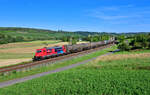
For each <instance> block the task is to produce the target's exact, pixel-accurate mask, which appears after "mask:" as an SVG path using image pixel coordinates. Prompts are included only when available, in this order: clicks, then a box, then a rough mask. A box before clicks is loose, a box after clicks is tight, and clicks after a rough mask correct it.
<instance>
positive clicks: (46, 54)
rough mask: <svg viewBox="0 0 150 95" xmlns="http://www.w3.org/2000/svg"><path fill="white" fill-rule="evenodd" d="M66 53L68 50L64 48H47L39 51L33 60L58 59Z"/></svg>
mask: <svg viewBox="0 0 150 95" xmlns="http://www.w3.org/2000/svg"><path fill="white" fill-rule="evenodd" d="M65 53H66V48H65V47H64V46H62V47H48V48H47V47H45V48H42V49H37V50H36V53H35V56H34V58H33V60H34V61H36V60H42V59H48V58H52V57H56V56H59V55H62V54H65Z"/></svg>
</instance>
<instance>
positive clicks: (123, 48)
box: [118, 42, 131, 51]
mask: <svg viewBox="0 0 150 95" xmlns="http://www.w3.org/2000/svg"><path fill="white" fill-rule="evenodd" d="M118 48H119V49H120V50H121V51H129V50H130V49H131V47H130V46H129V45H128V44H127V43H125V42H122V43H120V44H119V45H118Z"/></svg>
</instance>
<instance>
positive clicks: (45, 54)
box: [33, 40, 114, 61]
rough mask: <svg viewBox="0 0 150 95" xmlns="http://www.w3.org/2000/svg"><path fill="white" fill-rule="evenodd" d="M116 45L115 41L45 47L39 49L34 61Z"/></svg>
mask: <svg viewBox="0 0 150 95" xmlns="http://www.w3.org/2000/svg"><path fill="white" fill-rule="evenodd" d="M111 43H114V40H105V41H100V42H91V43H82V44H75V45H63V46H60V47H45V48H42V49H37V50H36V53H35V56H34V58H33V61H38V60H43V59H48V58H52V57H57V56H60V55H65V54H70V53H76V52H81V51H84V50H89V49H94V48H97V47H101V46H105V45H107V44H111Z"/></svg>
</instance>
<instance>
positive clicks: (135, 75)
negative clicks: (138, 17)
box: [0, 52, 150, 95]
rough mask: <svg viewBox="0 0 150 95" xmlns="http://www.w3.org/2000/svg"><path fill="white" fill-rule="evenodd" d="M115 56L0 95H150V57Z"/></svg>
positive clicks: (146, 54) (19, 85)
mask: <svg viewBox="0 0 150 95" xmlns="http://www.w3.org/2000/svg"><path fill="white" fill-rule="evenodd" d="M115 56H118V54H114V55H109V56H106V58H109V57H110V59H109V60H105V59H103V58H97V59H96V60H95V61H92V62H89V63H87V64H85V65H81V66H80V67H77V68H74V69H70V70H67V71H63V72H59V73H55V74H52V75H47V76H44V77H41V78H37V79H33V80H30V81H27V82H24V83H20V84H16V85H13V86H9V87H6V88H1V89H0V95H20V94H21V95H150V54H148V52H147V53H142V54H136V55H135V56H134V55H132V54H131V55H129V56H130V57H126V56H127V54H122V57H121V54H119V57H117V58H116V59H114V60H111V58H113V57H115ZM139 56H143V57H139ZM101 59H102V60H101ZM29 85H30V86H29Z"/></svg>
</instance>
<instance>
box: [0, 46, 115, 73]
mask: <svg viewBox="0 0 150 95" xmlns="http://www.w3.org/2000/svg"><path fill="white" fill-rule="evenodd" d="M112 45H114V44H109V45H106V46H101V47H98V48H95V49H90V50H85V51H82V52H77V53H72V54H68V55H63V56H58V57H55V58H50V59H47V60H42V61H36V62H30V63H24V64H17V65H12V66H7V67H2V68H0V73H1V74H7V73H10V72H13V71H16V72H17V71H22V70H30V69H32V68H34V67H39V66H46V65H49V64H53V63H56V62H58V61H63V60H67V59H71V58H74V57H77V56H83V55H86V54H88V53H92V52H95V51H97V50H101V49H104V48H107V47H110V46H112Z"/></svg>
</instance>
